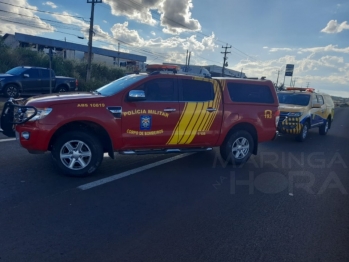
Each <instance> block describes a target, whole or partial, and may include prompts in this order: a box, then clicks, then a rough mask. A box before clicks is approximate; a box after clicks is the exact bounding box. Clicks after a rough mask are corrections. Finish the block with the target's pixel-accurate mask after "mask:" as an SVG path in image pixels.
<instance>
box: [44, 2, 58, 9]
mask: <svg viewBox="0 0 349 262" xmlns="http://www.w3.org/2000/svg"><path fill="white" fill-rule="evenodd" d="M42 4H43V5H48V6H50V7H51V8H53V9H55V8H57V5H56V4H55V3H53V2H50V1H48V2H45V3H42Z"/></svg>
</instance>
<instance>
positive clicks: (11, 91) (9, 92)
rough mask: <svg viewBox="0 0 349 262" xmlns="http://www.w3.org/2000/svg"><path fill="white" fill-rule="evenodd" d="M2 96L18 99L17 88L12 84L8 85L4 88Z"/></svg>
mask: <svg viewBox="0 0 349 262" xmlns="http://www.w3.org/2000/svg"><path fill="white" fill-rule="evenodd" d="M4 95H5V96H6V97H8V98H10V97H13V98H17V97H19V87H18V86H17V85H14V84H9V85H7V86H5V88H4Z"/></svg>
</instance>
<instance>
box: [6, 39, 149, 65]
mask: <svg viewBox="0 0 349 262" xmlns="http://www.w3.org/2000/svg"><path fill="white" fill-rule="evenodd" d="M3 41H4V43H5V45H7V46H9V47H11V48H16V47H24V48H29V49H31V50H33V51H43V52H48V50H49V49H50V48H52V50H53V52H54V54H55V55H57V56H62V57H63V58H64V59H75V60H80V61H87V57H88V46H87V45H81V44H75V43H70V42H66V41H61V40H55V39H50V38H45V37H39V36H32V35H26V34H20V33H15V34H14V35H12V34H5V35H4V36H3ZM92 59H93V61H94V62H98V63H105V64H106V65H115V66H121V67H132V68H138V69H139V70H140V71H145V62H146V61H147V57H146V56H140V55H135V54H130V53H123V52H118V51H115V50H108V49H104V48H99V47H92Z"/></svg>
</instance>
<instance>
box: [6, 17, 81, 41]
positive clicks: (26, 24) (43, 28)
mask: <svg viewBox="0 0 349 262" xmlns="http://www.w3.org/2000/svg"><path fill="white" fill-rule="evenodd" d="M0 20H2V21H6V22H10V23H14V24H21V25H25V26H27V27H30V28H32V27H34V28H38V29H42V30H46V31H53V32H56V33H62V34H66V35H72V36H76V37H80V36H78V35H75V34H70V33H66V32H62V31H58V30H50V29H48V28H45V27H40V26H35V25H33V24H31V25H28V23H21V22H16V21H11V20H7V19H4V18H2V17H0Z"/></svg>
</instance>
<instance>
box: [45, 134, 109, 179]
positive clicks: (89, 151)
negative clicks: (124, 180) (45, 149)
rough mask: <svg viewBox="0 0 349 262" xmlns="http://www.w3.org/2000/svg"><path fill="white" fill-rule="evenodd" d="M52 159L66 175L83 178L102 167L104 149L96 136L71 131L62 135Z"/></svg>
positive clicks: (53, 150) (53, 149)
mask: <svg viewBox="0 0 349 262" xmlns="http://www.w3.org/2000/svg"><path fill="white" fill-rule="evenodd" d="M52 157H53V159H54V161H55V162H56V164H57V165H58V166H59V168H60V169H61V170H62V171H63V172H64V174H66V175H70V176H76V177H83V176H86V175H90V174H92V173H93V172H94V171H95V170H96V169H97V168H98V167H99V166H100V164H101V163H102V160H103V147H102V144H101V142H100V141H99V140H98V139H97V138H96V137H95V136H94V135H92V134H89V133H85V132H82V131H71V132H68V133H65V134H63V135H61V136H60V137H59V138H58V139H57V141H56V142H55V143H54V145H53V147H52Z"/></svg>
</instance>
